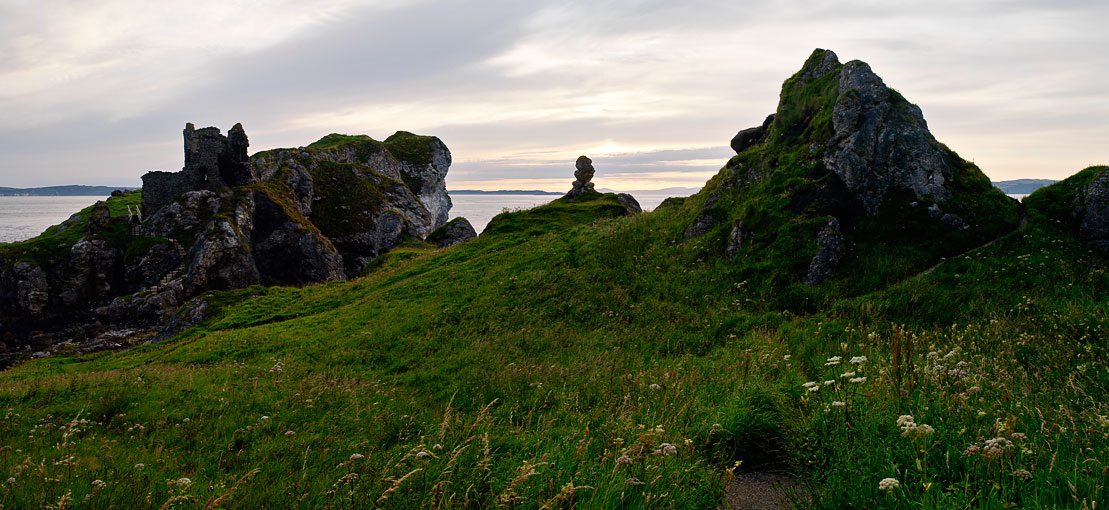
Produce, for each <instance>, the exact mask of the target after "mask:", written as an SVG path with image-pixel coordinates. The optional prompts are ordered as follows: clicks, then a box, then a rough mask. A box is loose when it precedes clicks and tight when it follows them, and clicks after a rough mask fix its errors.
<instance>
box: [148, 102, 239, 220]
mask: <svg viewBox="0 0 1109 510" xmlns="http://www.w3.org/2000/svg"><path fill="white" fill-rule="evenodd" d="M184 137H185V167H184V168H182V169H181V171H180V172H147V173H146V175H143V176H142V189H143V195H142V207H143V212H144V213H145V214H154V213H156V212H157V211H158V210H159V209H161V208H162V206H164V205H166V204H168V203H170V202H171V201H172V200H173V199H174V197H176V196H177V195H180V194H182V193H185V192H188V191H199V190H210V191H218V190H220V189H223V188H226V187H231V186H243V185H246V184H250V183H252V182H256V181H257V180H258V176H257V175H255V173H254V171H253V169H252V168H251V166H250V158H249V157H248V155H247V152H248V148H249V147H250V141H249V140H248V139H247V136H246V131H245V130H243V125H242V124H235V126H234V127H232V128H231V130H230V131H228V133H227V136H223V135H222V134H220V130H219V128H215V127H206V128H201V129H196V128H195V127H193V125H192V123H188V124H185V130H184Z"/></svg>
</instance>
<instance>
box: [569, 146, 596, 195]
mask: <svg viewBox="0 0 1109 510" xmlns="http://www.w3.org/2000/svg"><path fill="white" fill-rule="evenodd" d="M574 168H575V170H574V183H573V186H572V187H571V188H570V191H568V192H567V193H566V198H571V199H572V198H577V197H579V196H581V195H584V194H586V193H593V192H595V191H596V190H595V189H594V187H593V183H592V182H590V181H592V180H593V174H594V172H595V170H594V169H593V160H591V159H589V158H588V157H585V156H578V160H577V161H576V162H575V163H574Z"/></svg>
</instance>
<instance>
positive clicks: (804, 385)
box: [801, 381, 816, 388]
mask: <svg viewBox="0 0 1109 510" xmlns="http://www.w3.org/2000/svg"><path fill="white" fill-rule="evenodd" d="M801 386H802V387H805V388H812V387H813V386H816V382H815V381H809V382H807V383H805V384H802V385H801Z"/></svg>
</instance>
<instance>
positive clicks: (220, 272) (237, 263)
mask: <svg viewBox="0 0 1109 510" xmlns="http://www.w3.org/2000/svg"><path fill="white" fill-rule="evenodd" d="M252 205H253V204H252ZM238 219H242V218H238ZM236 223H238V222H236ZM243 227H246V232H245V233H244V232H243V230H242V229H243ZM249 227H250V225H249V224H246V225H244V224H241V223H240V224H236V225H233V224H232V220H231V219H228V218H220V219H213V220H211V221H210V222H209V223H208V225H207V227H206V228H205V230H204V232H202V233H201V235H200V236H199V237H197V239H196V242H195V243H194V244H193V247H192V249H190V250H189V252H188V255H187V256H186V259H185V260H186V264H187V266H188V268H189V269H188V273H187V274H186V275H185V279H184V293H185V295H187V296H195V295H197V294H200V293H201V292H204V291H206V290H209V289H215V290H227V289H239V288H243V287H249V286H250V285H254V284H256V283H261V275H259V274H258V268H256V267H255V266H254V263H253V260H251V258H250V253H249V251H247V247H248V246H249V245H250V243H249Z"/></svg>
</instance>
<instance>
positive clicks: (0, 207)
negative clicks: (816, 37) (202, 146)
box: [0, 193, 1027, 243]
mask: <svg viewBox="0 0 1109 510" xmlns="http://www.w3.org/2000/svg"><path fill="white" fill-rule="evenodd" d="M668 196H669V195H668V194H664V193H639V194H637V195H635V198H636V200H638V201H639V205H641V206H642V207H643V210H644V211H650V210H652V209H654V208H655V207H658V204H660V203H662V201H663V200H665V199H666V198H667V197H668ZM1010 196H1012V197H1013V198H1016V199H1018V200H1019V199H1021V198H1023V197H1025V196H1027V195H1010ZM556 198H558V195H451V201H452V202H453V203H454V207H451V214H450V216H451V218H454V217H456V216H464V217H466V219H468V220H470V223H471V224H472V225H473V226H474V229H475V230H477V231H478V232H481V231H482V230H484V229H485V225H486V224H488V223H489V220H491V219H493V216H496V215H498V214H500V213H501V211H504V210H505V209H520V208H523V209H527V208H530V207H535V206H537V205H542V204H545V203H547V202H550V201H551V200H554V199H556ZM101 199H102V198H100V197H0V243H10V242H14V241H22V240H24V239H30V238H32V237H35V236H37V235H39V234H41V233H42V231H43V230H46V228H47V227H49V226H51V225H57V224H58V223H61V222H62V221H65V219H66V218H69V217H70V215H72V214H73V213H75V212H77V211H80V210H81V209H83V208H85V207H88V206H90V205H92V204H93V203H95V202H96V201H97V200H101Z"/></svg>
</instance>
